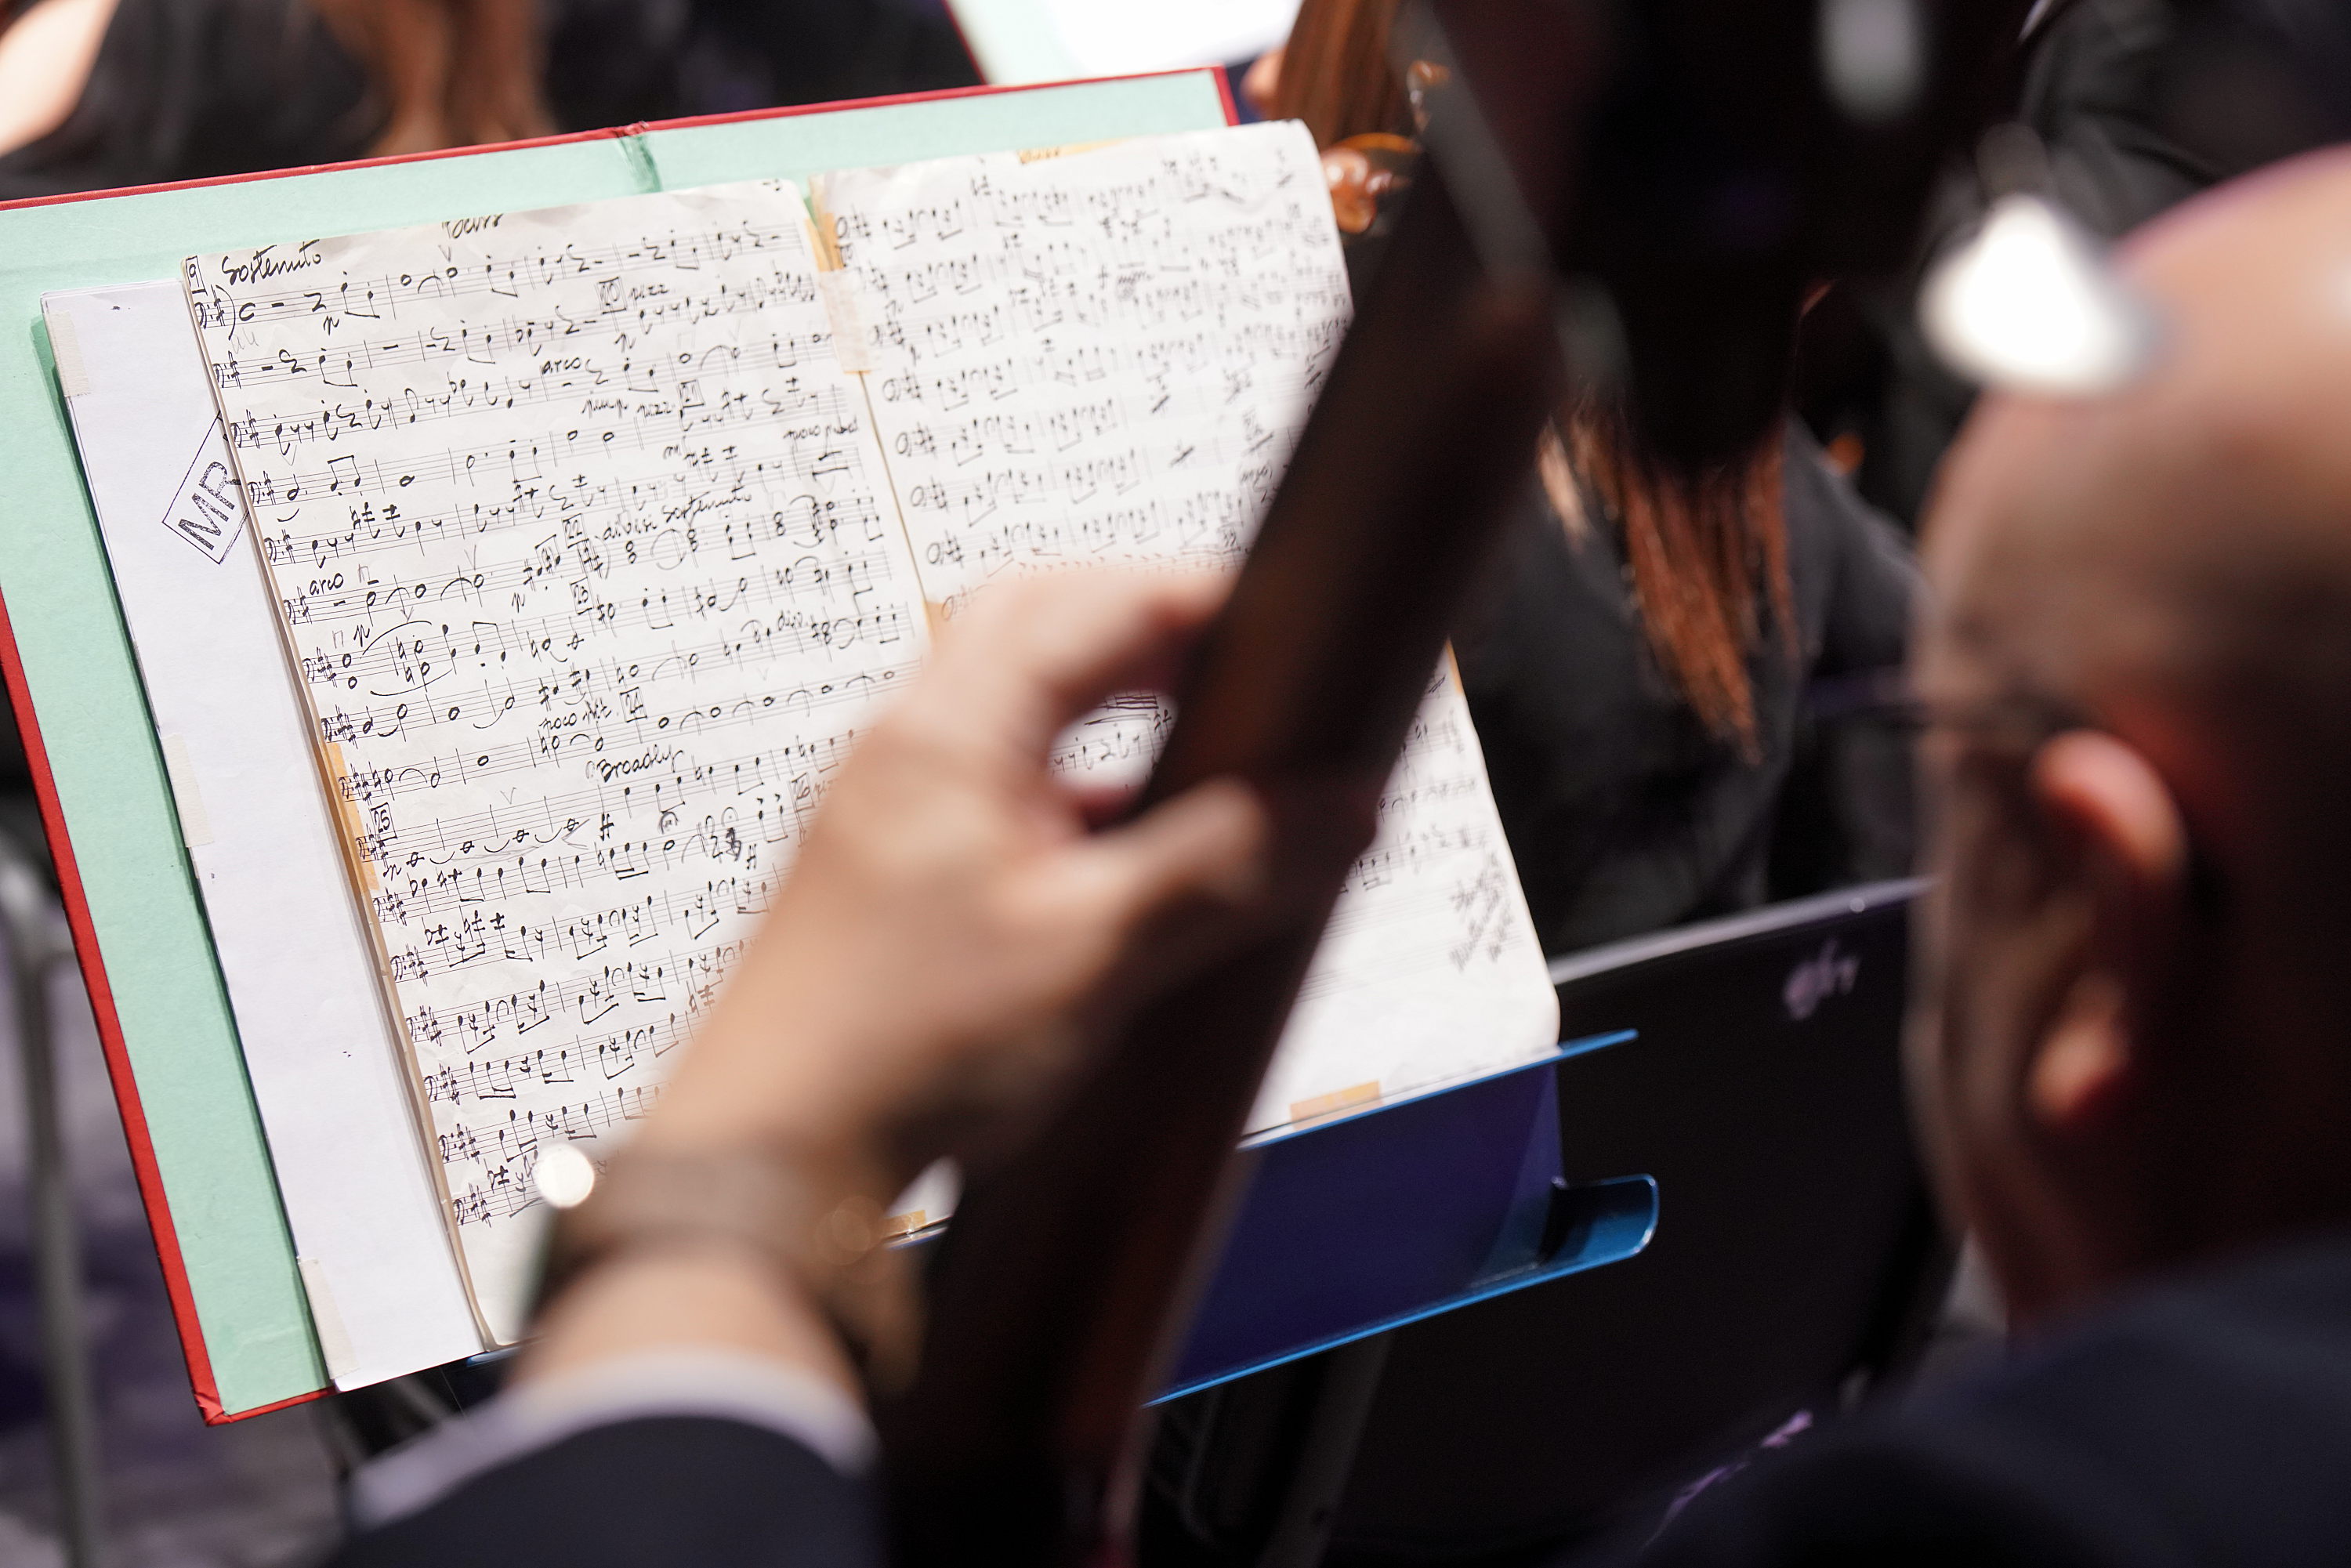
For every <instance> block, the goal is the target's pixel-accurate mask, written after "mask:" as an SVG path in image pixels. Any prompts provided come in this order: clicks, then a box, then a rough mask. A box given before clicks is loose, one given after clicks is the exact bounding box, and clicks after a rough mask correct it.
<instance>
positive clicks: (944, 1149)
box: [639, 571, 1368, 1200]
mask: <svg viewBox="0 0 2351 1568" xmlns="http://www.w3.org/2000/svg"><path fill="white" fill-rule="evenodd" d="M1227 587H1228V580H1227V579H1226V578H1225V577H1224V576H1222V575H1221V574H1215V575H1211V574H1200V575H1182V576H1171V575H1168V574H1165V573H1157V574H1149V575H1145V574H1140V573H1123V572H1104V571H1089V572H1073V573H1066V574H1056V575H1053V576H1050V577H1040V578H1032V579H1029V580H1024V581H1019V582H1016V583H1012V584H1008V585H1006V586H1004V587H1000V588H998V589H994V590H991V591H988V592H987V593H984V594H982V595H980V596H978V597H977V599H976V600H975V601H973V604H972V607H971V608H970V610H969V611H968V612H967V613H966V614H964V615H963V616H962V617H960V618H959V619H958V620H957V621H956V622H955V624H954V625H953V626H951V627H950V628H948V629H947V631H946V632H945V633H944V634H943V635H942V636H941V638H940V640H939V645H938V649H937V652H936V653H935V657H934V660H933V662H932V663H931V664H930V665H929V667H928V668H927V669H926V670H925V672H924V674H922V676H921V677H920V679H919V680H918V681H917V683H916V684H915V685H914V688H913V689H912V690H911V691H909V692H908V693H907V694H906V695H905V696H904V698H903V699H901V701H900V703H899V706H896V707H895V708H893V709H892V710H891V711H890V712H889V713H888V714H887V715H886V716H884V717H883V720H882V721H881V722H880V723H879V724H878V725H877V726H875V727H874V728H873V729H872V730H871V731H870V732H868V733H867V735H866V736H865V737H863V738H862V740H861V741H860V743H859V744H858V746H857V747H856V749H855V751H854V752H853V753H852V756H851V758H850V759H849V761H848V763H847V764H846V765H845V766H844V767H843V768H842V770H841V776H840V778H839V779H838V780H837V781H836V782H835V783H834V785H833V786H832V788H831V791H830V792H829V793H828V795H827V796H826V798H825V800H824V801H823V803H822V804H821V806H820V808H819V810H818V811H817V813H816V817H815V820H814V821H813V823H812V824H811V826H810V830H809V832H808V835H807V838H806V840H805V841H804V842H803V845H802V847H801V851H800V854H799V861H798V862H797V863H796V864H795V865H794V866H793V867H792V869H791V871H790V873H789V875H788V876H787V877H786V879H785V881H784V883H783V885H782V886H781V888H780V889H779V890H778V894H777V896H776V900H775V904H774V907H773V909H772V911H771V913H770V914H769V915H768V920H767V923H766V925H764V927H763V928H762V930H761V931H760V934H759V936H758V938H757V939H756V941H755V942H754V944H753V946H752V948H751V950H750V952H749V953H748V954H747V956H745V958H744V959H743V961H742V963H741V965H740V966H739V967H738V968H737V971H736V973H735V975H734V976H733V977H731V978H730V980H729V981H728V983H727V986H726V989H725V991H724V992H723V993H722V994H721V997H720V999H719V1003H718V1006H717V1008H716V1009H715V1011H714V1013H713V1015H712V1016H711V1018H710V1019H708V1021H707V1022H706V1024H705V1027H704V1028H703V1029H702V1030H701V1031H700V1033H699V1036H698V1038H697V1039H696V1040H695V1044H694V1045H693V1047H692V1048H691V1051H690V1054H689V1055H688V1057H687V1058H686V1060H685V1061H684V1064H683V1065H682V1067H681V1068H680V1070H679V1071H678V1073H677V1075H676V1077H675V1078H674V1081H673V1082H672V1083H671V1085H670V1087H669V1089H668V1091H667V1092H666V1093H665V1095H664V1103H663V1104H662V1106H661V1108H660V1110H659V1111H658V1112H657V1113H655V1114H654V1116H653V1118H651V1119H650V1120H649V1122H648V1123H647V1124H646V1125H645V1127H644V1128H643V1132H642V1133H641V1134H640V1138H639V1143H640V1145H642V1146H645V1147H649V1148H664V1147H666V1148H669V1149H707V1148H710V1147H712V1146H714V1145H729V1144H741V1143H754V1142H756V1143H760V1144H768V1145H776V1144H782V1145H790V1146H793V1147H795V1148H797V1149H798V1150H799V1151H800V1153H801V1155H802V1157H803V1158H810V1159H814V1160H816V1161H818V1162H820V1163H823V1164H827V1165H831V1166H832V1167H833V1169H834V1170H836V1171H839V1172H842V1174H844V1175H846V1174H847V1173H848V1171H849V1170H854V1171H855V1173H856V1175H855V1176H854V1177H852V1181H853V1182H854V1184H855V1185H857V1186H871V1187H872V1189H873V1190H872V1193H871V1196H872V1197H875V1198H877V1199H880V1200H886V1199H887V1198H888V1197H889V1196H890V1194H891V1192H892V1191H894V1190H895V1186H894V1185H893V1184H897V1183H901V1182H903V1181H904V1180H906V1179H909V1178H911V1176H913V1174H914V1172H915V1171H916V1170H918V1169H919V1168H921V1166H923V1165H924V1164H925V1163H927V1161H928V1160H929V1159H931V1158H933V1157H935V1156H936V1155H943V1154H965V1153H969V1152H971V1150H972V1149H973V1148H974V1147H975V1146H985V1145H987V1144H990V1143H992V1142H995V1141H997V1140H999V1139H1001V1138H1002V1137H1003V1136H1004V1135H1005V1134H1007V1133H1008V1132H1009V1131H1010V1130H1012V1129H1013V1128H1015V1127H1017V1125H1018V1124H1019V1123H1020V1122H1021V1121H1022V1120H1023V1119H1024V1117H1025V1115H1027V1114H1033V1113H1035V1112H1036V1111H1037V1110H1039V1109H1040V1106H1041V1103H1042V1101H1043V1100H1044V1098H1045V1096H1046V1094H1047V1092H1049V1091H1050V1087H1051V1086H1052V1085H1053V1084H1054V1083H1055V1082H1058V1081H1059V1079H1060V1078H1061V1076H1062V1074H1063V1073H1064V1072H1065V1071H1066V1070H1067V1069H1068V1068H1069V1067H1070V1066H1071V1064H1072V1062H1073V1061H1074V1060H1075V1058H1076V1057H1077V1055H1078V1054H1079V1052H1080V1051H1081V1047H1082V1046H1083V1044H1084V1043H1085V1042H1087V1041H1088V1040H1092V1039H1094V1038H1098V1037H1099V1036H1100V1035H1101V1034H1102V1032H1104V1031H1105V1030H1107V1029H1108V1028H1109V1027H1110V1026H1112V1025H1113V1023H1114V1022H1115V1021H1116V1019H1118V1017H1119V1016H1121V1015H1122V1014H1123V1012H1124V1011H1125V1010H1126V1009H1129V1008H1131V1007H1132V1006H1134V1004H1136V1003H1137V1002H1139V1001H1140V1000H1141V999H1143V998H1144V997H1145V996H1147V995H1148V994H1149V992H1150V990H1151V988H1152V987H1153V986H1154V985H1155V983H1159V982H1162V981H1165V979H1168V978H1171V977H1172V975H1173V972H1174V971H1175V970H1176V969H1177V968H1179V967H1181V966H1182V965H1183V964H1185V963H1186V962H1187V961H1191V962H1196V961H1199V960H1200V959H1202V958H1204V957H1205V956H1207V954H1209V953H1210V952H1213V951H1214V950H1216V949H1217V946H1218V945H1219V944H1220V943H1222V942H1227V941H1230V940H1234V939H1237V938H1238V936H1239V935H1240V934H1242V933H1243V932H1245V931H1247V930H1248V929H1250V928H1251V925H1252V922H1253V920H1254V919H1258V918H1263V917H1264V915H1265V913H1266V912H1267V910H1269V909H1270V906H1271V904H1272V903H1273V902H1274V900H1275V899H1276V897H1277V896H1278V894H1279V889H1278V888H1276V887H1275V886H1273V885H1271V884H1272V883H1275V882H1277V881H1279V880H1281V879H1278V878H1275V877H1274V876H1272V875H1271V873H1270V869H1269V867H1270V862H1269V858H1268V857H1269V854H1270V848H1271V845H1270V839H1271V833H1270V825H1269V819H1268V816H1267V812H1266V810H1265V809H1264V807H1263V805H1262V804H1261V803H1260V801H1259V800H1258V799H1257V797H1256V796H1255V795H1254V794H1253V793H1252V792H1251V791H1250V790H1249V789H1246V788H1245V787H1243V786H1242V785H1240V784H1238V783H1235V782H1229V781H1218V782H1211V783H1209V784H1207V785H1204V786H1201V787H1199V788H1197V789H1192V790H1190V791H1188V792H1186V794H1184V795H1183V796H1181V797H1179V798H1177V799H1175V800H1169V801H1166V802H1165V803H1163V804H1161V805H1160V806H1158V807H1156V808H1155V809H1154V810H1151V811H1149V812H1148V813H1146V814H1145V815H1144V816H1143V817H1141V818H1139V819H1138V820H1136V821H1134V822H1131V823H1128V824H1125V825H1123V826H1119V827H1115V828H1112V829H1109V830H1107V831H1100V832H1095V831H1090V822H1091V821H1092V818H1093V817H1094V816H1095V815H1096V814H1097V813H1098V811H1099V810H1100V804H1101V803H1100V802H1099V800H1090V799H1089V798H1088V797H1087V796H1086V795H1084V794H1083V793H1082V792H1081V791H1078V790H1075V789H1071V788H1069V787H1067V786H1066V785H1064V784H1063V783H1061V781H1059V780H1057V779H1054V778H1053V777H1052V775H1051V774H1050V772H1049V770H1048V768H1047V766H1046V758H1047V755H1048V753H1049V751H1050V747H1051V746H1052V743H1053V740H1054V738H1055V737H1056V736H1057V735H1059V734H1060V733H1061V730H1062V729H1063V728H1064V727H1066V726H1068V725H1069V724H1070V723H1071V722H1072V721H1073V720H1075V719H1076V718H1077V717H1079V716H1081V715H1082V714H1084V713H1085V712H1086V711H1088V710H1089V709H1091V708H1092V707H1093V706H1096V705H1098V704H1099V703H1101V702H1102V700H1103V699H1104V698H1106V697H1108V696H1110V695H1113V693H1116V692H1120V691H1132V690H1140V689H1147V688H1150V687H1152V686H1155V685H1159V684H1162V683H1164V682H1165V680H1166V679H1167V678H1168V677H1169V676H1170V675H1172V674H1173V673H1174V670H1175V664H1176V662H1177V660H1178V658H1179V657H1180V655H1181V654H1182V653H1183V652H1184V650H1185V649H1186V647H1187V646H1188V645H1189V643H1191V641H1192V639H1193V638H1194V636H1195V635H1196V633H1197V632H1198V631H1199V630H1200V628H1201V627H1203V626H1204V625H1205V624H1206V623H1207V621H1208V619H1209V617H1210V616H1211V615H1212V614H1213V613H1214V612H1215V611H1216V609H1217V606H1218V605H1219V604H1221V603H1222V602H1223V600H1224V596H1225V592H1226V590H1227ZM1366 822H1368V817H1367V814H1366ZM1366 831H1367V830H1366Z"/></svg>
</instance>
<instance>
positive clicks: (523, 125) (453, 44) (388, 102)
mask: <svg viewBox="0 0 2351 1568" xmlns="http://www.w3.org/2000/svg"><path fill="white" fill-rule="evenodd" d="M311 3H312V4H313V5H316V6H317V7H318V9H319V15H321V16H324V17H325V18H326V21H327V24H328V26H330V27H332V28H333V29H334V30H335V36H336V37H338V38H339V39H340V40H341V42H342V45H343V47H345V48H347V49H349V50H350V52H351V54H352V55H353V56H354V57H356V58H357V59H358V60H359V62H360V66H361V67H362V68H365V70H366V72H367V76H368V81H369V85H370V87H371V90H372V92H373V94H374V97H375V98H376V99H377V100H378V102H379V103H380V104H381V108H382V110H383V116H384V119H383V130H382V131H381V134H379V135H378V136H377V138H376V141H375V144H374V146H373V147H371V149H370V151H371V152H373V153H375V154H377V155H379V156H384V155H390V154H393V153H402V152H437V151H439V150H440V149H442V148H444V147H469V146H474V145H476V144H478V143H481V142H486V141H521V140H523V139H525V138H527V137H532V136H544V135H547V134H548V133H549V132H550V131H553V130H554V129H555V121H554V119H553V117H552V116H550V115H549V113H548V110H547V100H546V95H545V93H544V91H543V90H542V89H541V87H540V73H541V70H542V69H543V67H544V63H545V52H546V51H545V46H544V42H543V40H542V39H541V38H540V37H539V26H538V6H537V5H536V4H535V3H534V0H311Z"/></svg>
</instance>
